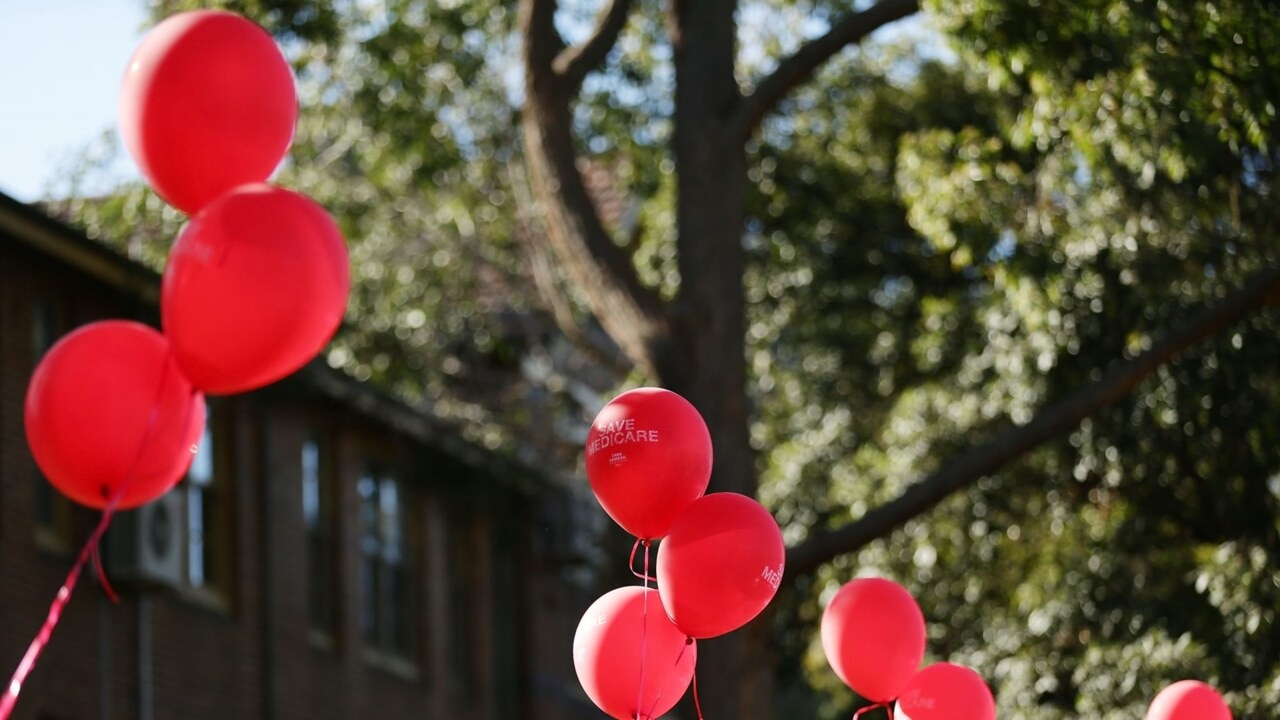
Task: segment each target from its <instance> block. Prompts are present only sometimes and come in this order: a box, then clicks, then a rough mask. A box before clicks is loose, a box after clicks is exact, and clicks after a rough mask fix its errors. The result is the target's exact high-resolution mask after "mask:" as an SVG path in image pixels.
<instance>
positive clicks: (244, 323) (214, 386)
mask: <svg viewBox="0 0 1280 720" xmlns="http://www.w3.org/2000/svg"><path fill="white" fill-rule="evenodd" d="M350 285H351V278H350V260H349V259H348V257H347V247H346V244H345V243H344V242H343V240H342V235H341V234H340V233H339V232H338V227H337V226H336V225H335V224H334V222H333V220H332V219H330V217H329V215H328V214H327V213H326V212H325V211H324V208H322V207H320V206H319V205H317V204H316V203H315V202H313V201H311V200H310V199H309V198H307V197H305V196H303V195H299V194H298V193H295V192H291V191H289V190H284V189H282V188H277V187H273V186H271V185H266V184H263V183H255V184H252V185H245V186H242V187H239V188H237V189H236V190H234V191H233V192H230V193H228V194H226V195H223V196H222V197H221V198H219V199H218V200H216V201H215V202H214V203H213V204H211V205H209V207H207V208H205V209H204V210H202V211H200V213H199V214H197V215H196V216H195V217H193V218H192V219H191V222H190V223H188V224H187V226H186V227H185V228H183V230H182V232H181V233H180V234H179V235H178V239H177V241H176V242H175V243H174V246H173V250H172V252H170V254H169V262H168V265H167V266H166V267H165V271H164V279H163V282H162V284H161V290H160V312H161V317H162V320H163V323H164V331H165V334H166V335H168V336H169V338H170V339H171V341H172V343H173V349H174V352H175V353H176V355H177V358H178V364H179V365H180V366H181V367H182V369H183V371H184V372H185V373H186V375H187V377H189V378H190V379H191V382H192V383H194V384H195V386H196V387H198V388H200V389H201V390H204V391H205V392H207V393H210V394H229V393H236V392H244V391H246V390H252V389H254V388H258V387H262V386H263V385H267V384H269V383H272V382H275V381H276V380H279V379H280V378H282V377H284V376H286V375H288V374H290V373H292V372H294V371H295V370H297V369H298V368H300V367H302V366H303V365H305V364H306V363H307V361H309V360H310V359H311V358H313V357H315V355H316V353H318V352H319V351H320V350H321V349H322V348H323V347H324V346H325V343H327V342H328V341H329V339H330V338H332V337H333V333H334V332H335V331H336V330H337V329H338V325H339V323H341V322H342V316H343V313H344V312H345V310H346V305H347V294H348V291H349V290H350Z"/></svg>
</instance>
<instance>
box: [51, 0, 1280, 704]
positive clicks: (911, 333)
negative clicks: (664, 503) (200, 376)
mask: <svg viewBox="0 0 1280 720" xmlns="http://www.w3.org/2000/svg"><path fill="white" fill-rule="evenodd" d="M227 5H228V6H230V7H232V8H233V9H237V10H240V11H242V12H245V13H246V14H248V15H250V16H252V17H255V18H257V19H259V20H261V21H263V22H264V23H266V24H267V25H268V26H269V27H270V28H271V29H272V30H273V31H274V32H277V34H278V35H279V36H280V37H281V38H282V40H283V42H284V43H285V47H286V48H287V50H288V52H289V54H290V57H291V59H292V60H293V61H294V63H295V67H296V68H297V71H298V76H299V83H300V89H301V92H302V95H303V97H304V103H303V117H302V120H301V123H300V126H299V130H298V139H297V143H296V145H295V149H294V150H293V153H292V156H291V157H292V159H291V161H290V163H289V165H288V166H287V167H286V168H285V170H284V171H283V173H282V175H281V177H280V180H281V182H283V183H285V184H288V185H291V186H295V187H298V188H300V189H302V190H303V191H304V192H307V193H309V194H311V195H312V196H313V197H316V198H317V199H318V200H319V201H320V202H321V203H323V204H325V205H326V206H327V207H329V208H330V209H331V210H332V211H333V212H334V213H335V215H336V216H337V217H338V218H339V220H340V222H341V224H342V227H343V229H344V230H345V232H346V233H347V236H348V238H349V241H350V243H351V249H352V254H353V259H354V261H355V269H356V279H357V283H356V290H355V293H354V297H353V302H352V305H351V311H350V313H349V315H348V327H347V328H346V329H345V330H344V332H343V334H342V336H341V338H340V340H339V341H338V342H337V343H336V344H335V345H334V346H333V348H332V349H331V351H330V352H329V355H328V360H329V362H330V363H331V364H333V365H335V366H338V367H342V368H344V369H346V370H347V371H349V372H351V373H352V374H354V375H356V376H357V377H360V378H363V379H368V380H370V381H372V382H377V383H381V384H382V385H384V386H385V387H388V388H390V389H392V390H393V391H394V392H397V393H399V394H401V395H402V396H404V397H406V398H409V399H411V400H412V401H415V402H420V403H422V404H423V405H424V406H430V407H432V408H433V409H434V410H435V411H437V412H440V413H442V414H445V415H449V416H452V417H454V418H456V419H458V420H461V421H464V422H465V423H466V427H467V428H468V431H469V432H471V433H472V434H473V436H474V437H475V438H476V439H478V440H480V441H483V442H485V443H487V444H489V445H490V446H492V447H495V448H505V449H507V450H509V451H511V452H516V453H521V454H523V455H524V456H525V457H526V458H527V459H530V460H533V461H537V462H544V463H551V464H553V465H554V466H556V467H560V468H562V471H563V472H564V473H565V474H566V475H568V474H572V472H573V468H574V466H575V463H576V458H577V449H578V448H577V446H576V445H575V443H576V442H577V438H578V435H575V433H580V432H581V428H582V424H583V423H584V422H585V421H587V420H589V418H590V416H591V415H592V414H593V411H594V408H595V407H596V406H597V405H598V403H599V402H600V401H601V399H602V398H603V397H604V396H606V395H608V394H609V393H610V392H612V391H613V390H614V389H616V388H617V387H619V386H620V385H621V384H623V383H626V382H636V381H640V380H643V381H646V382H661V383H663V384H666V385H668V386H672V387H673V388H674V389H677V390H678V391H681V392H684V393H686V394H688V395H690V396H691V397H693V398H694V399H695V402H696V403H697V404H698V405H699V408H700V409H702V410H703V412H704V414H705V415H707V417H708V419H709V421H710V422H711V423H712V426H713V436H714V437H715V438H716V442H717V466H718V471H717V472H718V474H717V479H716V483H717V487H719V488H721V489H737V490H740V491H748V492H755V491H756V490H757V489H758V492H759V496H760V497H761V499H762V500H763V501H764V502H765V503H766V504H767V505H768V506H769V507H770V508H771V509H772V510H773V511H774V512H775V514H776V516H777V517H778V519H779V521H780V522H781V523H782V525H783V526H784V531H785V534H786V537H787V539H788V542H789V544H790V545H791V547H792V555H791V560H792V567H793V568H796V569H798V570H799V572H798V573H795V574H793V575H791V583H790V586H789V589H788V592H787V593H785V595H784V596H783V598H781V600H780V603H779V609H778V610H777V612H775V613H774V623H773V624H774V628H773V630H774V633H775V634H774V639H775V640H776V643H775V647H776V648H777V649H778V653H777V654H776V655H775V656H774V657H775V660H776V661H777V662H776V663H775V664H774V665H773V666H766V667H765V671H766V675H768V674H769V672H768V671H770V670H772V671H774V672H773V674H774V675H775V676H776V679H777V686H776V687H777V692H776V693H775V694H774V697H775V699H776V702H778V704H779V706H780V707H786V708H787V712H786V713H785V714H786V716H788V717H796V716H798V715H797V713H799V712H801V709H805V711H806V712H807V713H808V714H809V715H812V716H817V717H840V716H842V715H845V716H847V715H848V714H849V712H851V710H852V707H853V705H854V703H855V702H856V701H855V699H854V698H853V697H852V696H851V695H850V694H849V693H848V691H847V690H843V689H841V688H839V687H838V683H837V682H836V681H835V678H834V676H833V675H832V674H831V673H830V671H829V670H828V669H826V667H825V663H824V661H823V660H822V657H821V653H820V649H819V648H818V646H817V645H816V644H815V642H814V632H813V631H814V628H815V627H816V622H817V618H818V615H819V613H820V609H821V604H822V601H823V600H824V599H825V598H826V597H828V596H829V595H830V593H832V592H834V590H835V588H836V587H837V586H838V585H839V584H840V583H841V582H843V581H846V580H847V579H849V578H850V577H851V576H852V575H854V574H857V573H883V574H887V575H889V576H891V577H894V578H896V579H898V580H900V581H902V582H904V583H906V584H907V585H908V587H910V588H911V589H912V590H913V591H914V592H915V594H916V596H917V597H918V598H919V599H920V600H921V603H922V605H923V607H924V609H925V612H926V616H927V617H928V618H929V620H930V633H929V634H930V648H931V652H932V653H933V655H934V657H936V658H950V659H953V660H957V661H960V662H966V663H969V664H971V665H973V666H974V667H976V668H978V669H979V670H980V671H981V672H982V673H983V675H984V676H985V677H986V678H988V680H989V681H990V682H991V683H992V686H993V688H995V689H996V691H997V694H998V700H999V704H1000V707H1001V711H1002V712H1011V713H1016V714H1017V716H1020V717H1037V718H1067V717H1100V718H1110V717H1116V718H1119V717H1134V716H1137V715H1138V714H1140V713H1141V710H1142V708H1144V707H1145V704H1146V703H1147V702H1149V700H1150V698H1151V697H1152V696H1153V695H1154V694H1155V692H1156V691H1157V690H1158V689H1159V688H1160V687H1161V686H1162V685H1163V684H1165V683H1166V682H1168V681H1171V680H1174V679H1178V678H1180V677H1185V676H1195V677H1200V678H1203V679H1206V680H1209V681H1212V682H1215V683H1217V684H1218V685H1219V686H1220V687H1222V688H1223V689H1225V690H1227V691H1229V693H1230V699H1231V701H1232V705H1233V708H1235V709H1236V711H1237V716H1238V717H1263V716H1265V715H1266V713H1267V710H1266V708H1270V707H1272V706H1274V704H1275V703H1276V702H1277V701H1280V645H1278V644H1277V643H1276V642H1275V640H1274V638H1275V637H1276V635H1277V632H1276V616H1275V614H1276V610H1275V608H1276V607H1277V606H1278V605H1277V601H1280V565H1278V563H1280V525H1278V524H1277V517H1278V515H1277V511H1278V510H1280V507H1277V505H1278V503H1280V483H1278V482H1277V480H1276V478H1277V477H1280V456H1278V455H1277V453H1276V451H1275V448H1276V447H1277V446H1278V445H1280V443H1278V442H1277V441H1278V440H1280V424H1278V421H1277V420H1276V418H1280V412H1277V411H1280V407H1278V406H1280V376H1278V375H1277V372H1278V370H1277V368H1280V362H1278V361H1280V357H1278V356H1280V346H1278V345H1277V343H1276V341H1275V337H1276V334H1277V330H1278V329H1280V328H1277V318H1276V317H1275V314H1274V312H1272V311H1270V310H1268V309H1267V308H1268V306H1269V305H1270V304H1271V303H1272V302H1274V300H1275V298H1276V294H1277V286H1278V285H1280V280H1278V279H1277V275H1276V272H1277V271H1276V268H1277V257H1276V250H1275V248H1276V247H1277V245H1276V240H1275V238H1276V231H1277V229H1278V228H1277V225H1278V222H1277V221H1278V220H1280V218H1278V217H1277V210H1276V208H1275V203H1274V190H1275V168H1276V161H1277V149H1276V141H1277V139H1280V132H1278V131H1280V123H1278V121H1277V118H1276V108H1275V103H1276V102H1277V98H1280V87H1278V84H1280V80H1277V77H1280V75H1278V73H1277V71H1280V29H1278V27H1277V25H1276V24H1275V23H1274V22H1271V21H1270V20H1269V19H1270V18H1273V17H1276V16H1277V15H1276V10H1277V8H1276V7H1275V6H1274V3H1271V2H1267V1H1265V0H1230V1H1229V2H1215V3H1209V2H1200V1H1196V2H1187V3H1175V2H1172V0H1082V1H1081V2H1075V3H1065V2H1049V1H1048V0H1044V1H1042V2H1037V3H1024V2H1015V1H1013V0H963V1H962V2H931V3H926V4H925V8H924V10H923V11H922V12H920V13H917V12H916V10H917V8H916V7H915V5H914V3H910V2H903V1H901V0H883V1H882V2H880V3H878V4H874V5H865V4H859V3H853V4H847V3H837V2H828V1H824V0H819V1H817V2H811V3H792V2H784V1H783V0H743V2H740V3H734V2H711V0H708V1H707V2H700V3H682V2H674V3H670V4H664V3H658V2H653V1H652V0H635V1H634V2H626V1H625V0H614V1H613V2H608V3H604V4H603V5H602V6H601V7H597V6H596V4H595V3H583V2H564V3H563V4H562V5H559V6H557V5H556V4H554V3H547V2H544V1H543V0H528V1H527V2H522V3H520V4H519V5H518V6H515V5H513V4H512V3H507V2H500V1H494V0H479V1H469V2H418V1H415V0H383V2H378V3H369V2H343V3H333V4H330V3H314V2H307V1H305V0H302V1H297V0H294V1H290V2H280V1H278V0H243V1H242V2H233V3H227ZM179 7H183V4H182V3H175V2H166V3H160V4H159V5H158V6H157V8H156V9H157V12H158V13H167V12H171V11H173V10H175V9H177V8H179ZM913 14H914V15H916V17H912V18H910V19H908V20H901V19H900V18H902V17H905V16H910V15H913ZM881 26H886V27H892V28H895V30H894V31H893V32H885V33H882V35H880V36H876V37H875V38H872V40H868V41H866V42H863V41H864V40H866V38H867V37H868V35H869V34H870V33H871V32H872V31H874V30H876V29H877V28H880V27H881ZM859 43H861V44H859ZM855 46H856V47H855ZM73 189H74V188H73ZM73 195H74V193H73ZM70 203H71V204H72V205H73V207H71V208H70V209H69V211H70V212H71V213H73V214H75V215H76V216H77V217H79V218H80V220H81V221H82V222H84V223H85V224H86V225H87V226H88V227H89V228H90V231H91V232H92V233H95V234H101V235H103V236H107V237H122V238H128V237H132V238H135V239H136V238H138V237H139V235H138V234H137V233H134V232H125V229H126V228H130V229H137V227H138V226H146V225H149V226H150V227H149V228H144V229H145V230H146V232H143V233H141V237H142V240H141V241H137V242H135V246H136V248H137V251H138V252H139V253H141V254H143V255H144V256H149V257H152V258H159V257H162V256H163V255H162V250H163V244H162V243H161V244H160V246H159V248H158V249H157V247H156V244H155V241H156V240H160V241H163V240H164V239H167V238H168V237H171V236H172V233H173V231H174V230H175V229H176V226H177V224H178V223H179V222H180V220H181V218H179V217H177V216H176V215H174V214H172V213H171V212H170V213H166V212H164V211H163V210H162V209H161V203H159V202H158V200H157V199H156V198H154V196H150V195H148V193H147V192H146V191H145V190H144V189H142V188H129V189H124V190H122V191H121V192H120V193H119V194H117V195H115V196H112V197H110V198H106V199H94V200H92V201H88V200H85V199H83V198H81V199H76V200H72V201H70ZM157 219H158V220H160V221H163V222H162V224H163V227H156V226H155V222H156V220H157ZM148 253H149V255H148ZM548 418H551V419H552V422H548ZM722 453H724V454H723V455H722ZM722 459H725V461H724V462H722ZM757 478H758V483H757ZM713 654H714V653H706V655H708V656H712V655H713ZM757 664H759V661H757ZM741 677H749V678H756V677H758V675H750V676H748V675H742V676H741ZM743 684H750V685H752V686H753V689H757V690H758V688H756V687H755V686H756V685H757V684H756V683H755V682H754V681H748V680H744V681H743ZM765 687H766V689H767V687H768V686H767V684H766V685H765ZM815 690H816V692H815ZM748 694H749V693H748ZM722 706H723V707H729V706H728V705H722ZM765 707H767V704H762V703H754V704H753V703H751V702H749V701H745V700H744V701H743V702H742V703H741V704H740V705H738V706H737V708H736V709H737V710H738V712H733V711H730V712H729V713H728V714H731V715H734V716H736V717H753V716H760V714H761V713H765V712H767V710H765ZM751 713H756V715H752V714H751ZM780 714H781V713H780Z"/></svg>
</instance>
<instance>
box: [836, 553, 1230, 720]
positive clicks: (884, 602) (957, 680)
mask: <svg viewBox="0 0 1280 720" xmlns="http://www.w3.org/2000/svg"><path fill="white" fill-rule="evenodd" d="M820 634H821V639H822V650H823V653H824V654H825V655H826V657H827V662H828V664H830V665H831V669H832V670H834V671H835V673H836V675H837V676H838V677H839V678H840V680H841V681H843V682H844V683H845V684H846V685H848V686H849V688H850V689H852V690H853V691H854V692H856V693H858V695H860V696H862V697H864V698H866V699H868V700H870V701H872V703H874V704H873V705H872V706H870V707H871V708H874V707H886V708H887V707H890V706H893V707H894V708H895V710H894V712H893V715H892V717H895V718H897V719H898V720H995V717H996V705H995V698H994V697H993V696H992V694H991V690H990V688H988V687H987V684H986V682H985V681H983V679H982V677H981V676H980V675H978V673H976V672H974V671H973V670H972V669H970V668H967V667H965V666H963V665H956V664H953V663H949V662H939V663H934V664H932V665H928V666H926V667H924V668H922V669H919V666H920V662H921V660H923V659H924V651H925V622H924V614H923V613H922V612H921V611H920V606H919V605H918V604H917V603H916V601H915V598H913V597H911V593H909V592H907V590H906V589H905V588H903V587H902V586H901V585H898V584H897V583H895V582H893V581H891V580H885V579H883V578H859V579H856V580H852V581H850V582H848V583H846V584H845V585H843V586H842V587H841V588H840V589H839V590H838V591H837V592H836V594H835V595H834V596H833V597H832V598H831V600H830V602H828V603H827V607H826V609H825V610H823V613H822V628H821V632H820ZM866 709H870V708H866ZM860 712H861V711H860ZM854 717H857V716H856V715H855V716H854ZM1146 720H1231V711H1230V710H1229V709H1228V708H1227V704H1226V702H1225V701H1223V699H1222V696H1221V695H1219V694H1218V692H1217V691H1216V690H1214V689H1213V688H1212V687H1210V686H1209V685H1207V684H1205V683H1203V682H1200V681H1198V680H1182V681H1180V682H1176V683H1174V684H1172V685H1170V686H1169V687H1167V688H1165V689H1164V690H1162V691H1161V692H1160V693H1159V694H1158V695H1157V696H1156V698H1155V700H1154V701H1152V703H1151V706H1150V708H1149V709H1148V710H1147V715H1146Z"/></svg>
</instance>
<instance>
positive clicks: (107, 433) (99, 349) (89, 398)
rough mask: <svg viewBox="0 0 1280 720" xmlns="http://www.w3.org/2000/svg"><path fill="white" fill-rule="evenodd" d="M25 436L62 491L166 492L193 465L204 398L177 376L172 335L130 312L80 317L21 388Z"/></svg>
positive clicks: (106, 494)
mask: <svg viewBox="0 0 1280 720" xmlns="http://www.w3.org/2000/svg"><path fill="white" fill-rule="evenodd" d="M25 421H26V430H27V444H28V445H29V446H30V447H31V454H32V455H33V456H34V457H35V460H36V464H37V465H39V466H40V469H41V471H43V472H44V474H45V476H46V477H47V478H48V479H49V482H51V483H53V486H54V487H56V488H57V489H58V490H59V491H60V492H61V493H62V494H64V495H66V496H67V497H69V498H71V499H72V500H75V501H76V502H78V503H80V504H82V505H88V506H89V507H95V508H103V507H106V505H107V503H108V502H109V501H110V499H111V498H112V496H113V495H114V494H115V492H116V490H117V489H118V488H120V486H121V485H122V484H124V485H125V489H124V494H123V495H121V498H120V504H119V506H118V507H120V508H132V507H137V506H139V505H142V504H144V503H147V502H150V501H152V500H154V499H156V498H157V497H160V496H161V495H163V494H164V493H166V492H167V491H168V490H169V489H170V488H172V487H173V486H174V484H175V483H177V482H178V480H179V479H181V478H182V475H183V473H185V472H186V471H187V466H188V465H190V464H191V458H192V457H193V450H194V449H195V444H196V443H197V442H198V441H199V439H200V434H201V433H202V432H203V431H204V396H203V395H201V394H200V393H199V392H197V391H196V390H195V389H194V388H193V387H192V386H191V383H190V382H189V381H188V380H187V379H186V378H185V377H183V375H182V373H181V371H180V370H179V369H178V367H177V365H176V364H175V363H174V362H173V355H172V353H171V352H170V351H169V343H168V342H167V341H166V340H165V338H164V336H163V335H161V334H160V333H158V332H156V331H155V330H153V329H151V328H149V327H147V326H146V325H142V324H140V323H136V322H130V321H127V320H106V321H103V322H96V323H92V324H89V325H85V326H84V327H82V328H79V329H78V330H75V331H74V332H72V333H70V334H68V335H67V336H66V337H64V338H62V339H61V340H59V341H58V342H57V343H56V344H54V346H53V347H52V348H50V349H49V352H47V353H45V356H44V357H43V358H42V359H41V360H40V363H39V364H38V365H37V366H36V370H35V373H34V374H33V375H32V376H31V384H30V385H29V386H28V387H27V398H26V407H25Z"/></svg>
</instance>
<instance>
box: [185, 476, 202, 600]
mask: <svg viewBox="0 0 1280 720" xmlns="http://www.w3.org/2000/svg"><path fill="white" fill-rule="evenodd" d="M204 519H205V512H204V493H203V492H201V490H200V487H199V486H197V485H192V486H191V487H189V488H188V489H187V582H188V583H190V584H191V586H192V587H200V586H202V585H204V579H205V578H204V569H205V567H204V560H205V553H204V550H205V546H204V527H205V526H204Z"/></svg>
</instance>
